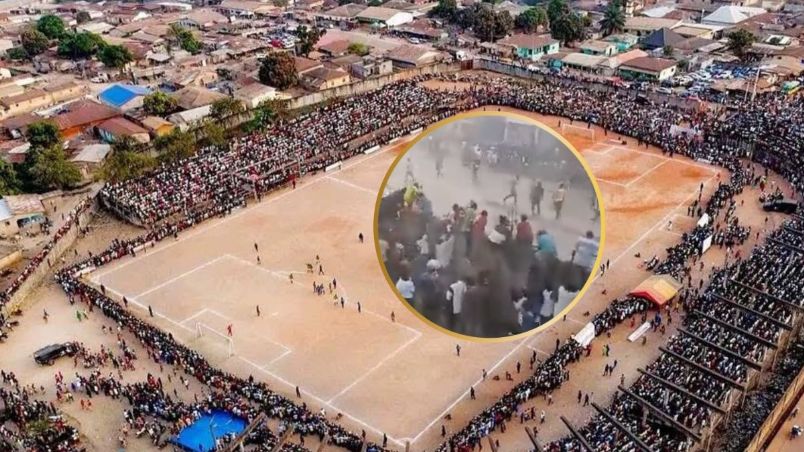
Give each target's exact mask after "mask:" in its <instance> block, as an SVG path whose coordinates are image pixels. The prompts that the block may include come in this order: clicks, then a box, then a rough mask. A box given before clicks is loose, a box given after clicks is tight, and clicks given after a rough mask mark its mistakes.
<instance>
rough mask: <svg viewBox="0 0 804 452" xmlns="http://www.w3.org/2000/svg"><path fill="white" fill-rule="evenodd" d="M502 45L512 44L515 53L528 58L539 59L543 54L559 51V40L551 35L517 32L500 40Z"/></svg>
mask: <svg viewBox="0 0 804 452" xmlns="http://www.w3.org/2000/svg"><path fill="white" fill-rule="evenodd" d="M498 44H499V45H501V46H510V47H513V49H514V54H515V55H516V56H517V57H519V58H522V59H526V60H538V59H539V58H541V57H542V56H543V55H550V54H553V53H556V52H558V48H559V42H558V41H557V40H555V39H553V38H551V37H550V35H531V34H515V35H512V36H509V37H507V38H505V39H502V40H500V41H499V42H498Z"/></svg>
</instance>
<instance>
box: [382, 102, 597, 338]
mask: <svg viewBox="0 0 804 452" xmlns="http://www.w3.org/2000/svg"><path fill="white" fill-rule="evenodd" d="M497 107H498V106H496V105H487V106H479V107H477V108H475V109H473V110H472V111H469V112H464V113H459V114H457V115H454V116H450V117H449V118H445V119H442V120H441V121H438V122H436V123H434V124H430V125H429V126H427V127H424V128H423V130H422V131H421V132H420V133H419V135H418V136H417V137H416V138H415V139H413V140H411V141H409V142H408V143H406V144H405V147H404V149H403V150H402V151H400V152H399V155H397V156H396V158H394V161H393V162H392V163H391V166H390V167H389V168H388V170H387V171H386V173H385V177H383V179H382V183H381V184H380V190H379V192H378V193H377V199H376V201H375V202H374V220H373V223H374V224H373V228H374V250H375V252H376V254H377V261H378V262H379V264H380V268H381V269H382V274H383V277H385V281H386V283H388V286H389V287H390V288H391V291H392V292H393V293H394V296H395V297H396V298H397V299H398V300H399V302H400V303H402V305H403V306H405V307H406V308H407V309H408V311H410V312H411V313H412V314H413V315H414V316H416V317H417V318H419V319H420V320H421V321H423V322H424V323H426V324H427V325H428V326H430V327H431V328H434V329H435V330H438V331H440V332H442V333H444V334H447V335H449V336H452V337H454V338H457V339H461V340H465V341H471V342H480V343H502V342H513V341H516V340H518V339H525V338H527V337H529V336H532V335H534V334H537V333H540V332H542V331H544V330H546V329H547V328H549V327H550V326H552V325H553V324H554V323H556V322H557V321H559V319H561V318H563V317H564V316H565V315H566V314H568V313H569V312H570V311H571V310H572V309H573V308H574V307H575V305H576V304H578V302H580V301H581V299H582V298H583V296H584V295H585V294H586V291H587V290H589V287H591V285H592V282H593V280H594V279H595V278H594V276H595V274H596V272H597V269H598V268H599V267H600V261H601V260H602V259H603V250H604V247H605V243H606V209H605V206H604V205H603V197H602V196H601V192H600V186H598V183H597V179H595V176H594V175H593V174H592V170H591V168H590V167H589V164H588V163H587V161H586V159H585V158H584V157H583V155H581V153H580V152H578V150H577V149H575V146H573V145H572V144H571V143H570V142H569V141H568V140H567V139H566V138H564V137H563V136H562V135H561V134H559V133H558V132H556V131H555V130H553V128H552V127H550V126H548V125H547V124H545V123H543V122H541V121H538V120H536V119H533V118H530V117H528V116H526V115H524V114H520V113H514V112H510V111H479V110H477V109H479V108H497ZM489 116H497V117H506V118H511V119H516V120H518V121H524V122H527V123H530V124H533V125H534V126H536V127H539V128H540V129H542V130H544V131H545V132H547V133H549V134H551V135H552V136H553V137H555V138H556V139H557V140H558V141H560V142H561V143H562V144H563V145H564V146H566V147H567V149H569V150H570V152H572V154H573V155H574V156H575V158H576V159H577V160H578V162H579V163H580V164H581V166H582V167H583V170H584V172H585V173H586V177H588V178H589V180H590V181H591V182H592V188H593V189H594V191H595V198H596V199H597V205H598V208H599V209H600V246H599V247H598V253H597V258H596V259H595V265H594V266H593V267H592V271H591V272H590V273H589V277H587V279H586V282H585V283H584V285H583V287H581V290H579V291H578V294H577V295H575V298H573V300H572V301H571V302H570V303H569V304H568V305H567V307H566V308H564V309H563V310H561V312H559V313H558V314H556V315H555V316H553V318H552V319H550V320H548V321H547V322H545V323H543V324H541V325H539V326H537V327H536V328H533V329H531V330H528V331H525V332H523V333H519V334H514V335H511V336H503V337H477V336H468V335H465V334H460V333H456V332H454V331H452V330H449V329H447V328H444V327H443V326H441V325H439V324H437V323H435V322H433V321H432V320H430V319H428V318H427V317H425V316H424V315H423V314H422V313H420V312H419V311H417V310H416V309H415V308H414V307H413V306H411V305H410V304H409V303H408V302H407V301H406V300H405V299H404V298H402V296H401V295H400V294H399V292H398V291H397V290H396V284H394V282H393V281H392V280H391V277H390V275H389V274H388V270H387V269H386V268H385V263H384V262H383V259H382V251H381V250H380V234H379V233H380V223H379V219H380V204H381V203H382V198H383V194H384V192H385V188H386V187H387V186H388V179H389V178H390V177H391V173H393V172H394V170H395V169H396V166H397V165H398V164H399V162H400V161H401V160H402V158H404V157H405V155H407V153H408V151H410V150H411V149H412V148H413V147H414V146H416V144H417V143H418V142H419V141H421V140H422V139H424V138H425V137H426V136H428V135H430V134H431V133H432V132H434V131H435V130H437V129H439V128H441V127H443V126H445V125H447V124H450V123H453V122H457V121H460V120H463V119H467V118H478V117H489Z"/></svg>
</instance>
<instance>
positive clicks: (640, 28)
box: [623, 16, 681, 37]
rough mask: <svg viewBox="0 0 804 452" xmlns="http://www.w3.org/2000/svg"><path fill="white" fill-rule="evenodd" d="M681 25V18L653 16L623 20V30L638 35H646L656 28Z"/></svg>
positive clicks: (670, 27)
mask: <svg viewBox="0 0 804 452" xmlns="http://www.w3.org/2000/svg"><path fill="white" fill-rule="evenodd" d="M679 25H681V20H678V19H664V18H655V17H644V16H638V17H629V18H628V19H626V20H625V27H623V28H624V30H623V31H624V32H625V33H628V34H632V35H636V36H639V37H642V36H647V35H649V34H651V33H653V32H654V31H656V30H660V29H662V28H669V29H671V30H672V29H673V28H675V27H677V26H679Z"/></svg>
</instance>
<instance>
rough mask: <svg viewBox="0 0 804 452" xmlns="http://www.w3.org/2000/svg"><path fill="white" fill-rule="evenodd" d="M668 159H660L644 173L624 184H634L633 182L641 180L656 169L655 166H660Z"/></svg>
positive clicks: (627, 185)
mask: <svg viewBox="0 0 804 452" xmlns="http://www.w3.org/2000/svg"><path fill="white" fill-rule="evenodd" d="M669 161H670V160H669V159H667V160H662V161H660V162H659V163H657V164H655V165H653V166H652V167H651V168H650V169H649V170H647V171H645V172H644V173H642V174H640V175H639V177H637V178H635V179H634V180H632V181H631V182H628V183H627V184H625V186H626V187H630V186H631V185H634V184H635V183H637V182H639V181H640V180H642V178H643V177H645V176H647V175H648V174H650V173H652V172H653V171H654V170H656V169H657V168H659V167H660V166H662V165H664V164H665V163H667V162H669Z"/></svg>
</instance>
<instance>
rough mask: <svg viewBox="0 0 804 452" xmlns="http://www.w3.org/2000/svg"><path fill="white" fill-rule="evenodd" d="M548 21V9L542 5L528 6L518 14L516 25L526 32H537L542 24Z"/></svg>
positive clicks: (544, 24)
mask: <svg viewBox="0 0 804 452" xmlns="http://www.w3.org/2000/svg"><path fill="white" fill-rule="evenodd" d="M547 23H548V19H547V10H546V9H544V8H542V7H541V6H535V7H533V8H528V9H526V10H525V12H523V13H522V14H520V15H518V16H516V21H515V24H516V27H517V28H519V29H520V30H522V31H524V32H526V33H536V32H537V31H538V30H539V27H540V26H542V27H543V26H546V25H547Z"/></svg>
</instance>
